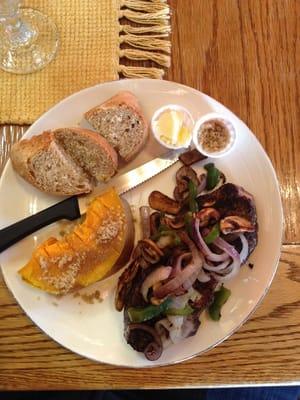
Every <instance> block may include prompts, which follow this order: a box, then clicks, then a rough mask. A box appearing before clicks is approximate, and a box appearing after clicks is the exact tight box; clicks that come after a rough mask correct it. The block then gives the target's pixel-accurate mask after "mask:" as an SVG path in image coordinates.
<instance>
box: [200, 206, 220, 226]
mask: <svg viewBox="0 0 300 400" xmlns="http://www.w3.org/2000/svg"><path fill="white" fill-rule="evenodd" d="M196 218H198V219H199V226H200V227H201V228H204V227H205V226H208V225H210V224H211V223H214V222H217V221H219V219H220V213H219V211H218V210H216V209H215V208H212V207H207V208H202V210H200V211H198V212H197V213H196Z"/></svg>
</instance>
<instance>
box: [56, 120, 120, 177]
mask: <svg viewBox="0 0 300 400" xmlns="http://www.w3.org/2000/svg"><path fill="white" fill-rule="evenodd" d="M53 134H54V136H55V139H56V141H57V142H58V143H59V144H60V145H61V146H62V147H63V149H64V150H65V152H66V153H67V154H68V155H69V156H70V157H71V158H72V159H73V160H74V161H75V162H76V164H77V165H79V166H80V167H81V168H82V169H83V171H84V172H85V173H86V174H87V175H89V176H91V177H93V178H94V180H95V181H96V182H103V181H104V182H105V181H107V180H108V179H109V178H111V177H112V176H113V175H114V174H115V172H116V170H117V167H118V156H117V153H116V152H115V150H114V149H113V148H112V147H111V145H110V144H109V143H108V141H107V140H106V139H104V138H103V137H101V136H99V135H97V134H96V133H95V132H93V131H90V130H88V129H82V128H61V129H56V130H54V131H53Z"/></svg>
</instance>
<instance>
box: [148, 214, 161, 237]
mask: <svg viewBox="0 0 300 400" xmlns="http://www.w3.org/2000/svg"><path fill="white" fill-rule="evenodd" d="M160 217H161V214H160V213H159V212H158V211H155V212H153V213H152V214H151V215H150V232H151V235H154V234H155V233H156V232H157V230H158V228H159V225H160Z"/></svg>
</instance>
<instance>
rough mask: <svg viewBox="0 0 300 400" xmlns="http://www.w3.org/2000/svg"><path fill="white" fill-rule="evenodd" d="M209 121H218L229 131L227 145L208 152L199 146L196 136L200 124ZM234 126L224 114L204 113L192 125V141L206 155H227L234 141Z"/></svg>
mask: <svg viewBox="0 0 300 400" xmlns="http://www.w3.org/2000/svg"><path fill="white" fill-rule="evenodd" d="M209 121H219V122H220V123H221V124H222V125H224V127H225V128H226V129H227V132H228V133H229V137H230V140H229V143H228V145H227V146H226V147H225V148H224V149H223V150H221V151H218V152H208V151H205V150H204V149H203V147H202V146H201V144H200V143H199V140H198V137H199V131H200V128H201V125H203V124H204V123H206V122H209ZM236 135H237V133H236V128H235V125H234V123H233V122H232V121H231V120H230V119H229V118H228V117H227V116H225V115H223V114H219V113H209V114H205V115H203V116H202V117H200V118H199V119H198V120H197V121H196V123H195V126H194V129H193V135H192V136H193V139H192V140H193V143H194V146H195V147H196V149H197V150H198V151H200V153H202V154H204V155H205V156H207V157H210V158H220V157H223V156H224V155H227V154H228V153H229V152H230V151H231V150H232V149H233V147H234V145H235V142H236Z"/></svg>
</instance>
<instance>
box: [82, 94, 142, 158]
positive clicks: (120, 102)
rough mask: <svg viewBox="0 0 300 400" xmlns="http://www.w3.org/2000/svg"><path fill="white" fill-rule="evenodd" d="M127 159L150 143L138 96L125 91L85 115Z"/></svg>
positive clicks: (121, 155)
mask: <svg viewBox="0 0 300 400" xmlns="http://www.w3.org/2000/svg"><path fill="white" fill-rule="evenodd" d="M84 117H85V119H86V120H87V121H88V122H89V124H90V125H91V126H92V127H93V128H94V129H95V130H96V131H97V132H98V133H100V135H102V136H103V137H104V138H105V139H106V140H107V141H108V142H109V143H110V144H111V145H112V147H114V149H115V150H116V151H117V152H118V153H119V155H120V157H121V158H122V159H123V160H124V161H126V162H127V161H129V160H131V159H133V158H134V157H135V156H136V155H137V154H138V153H139V152H140V150H141V148H142V147H143V146H144V144H145V143H146V140H147V137H148V123H147V121H146V118H145V117H144V114H143V112H142V109H141V107H140V105H139V102H138V99H137V98H136V97H135V96H134V95H133V94H132V93H131V92H126V91H122V92H119V93H118V94H117V95H115V96H114V97H112V98H111V99H109V100H107V101H105V102H104V103H102V104H100V105H98V106H96V107H94V108H92V109H91V110H89V111H87V112H86V113H85V114H84Z"/></svg>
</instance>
